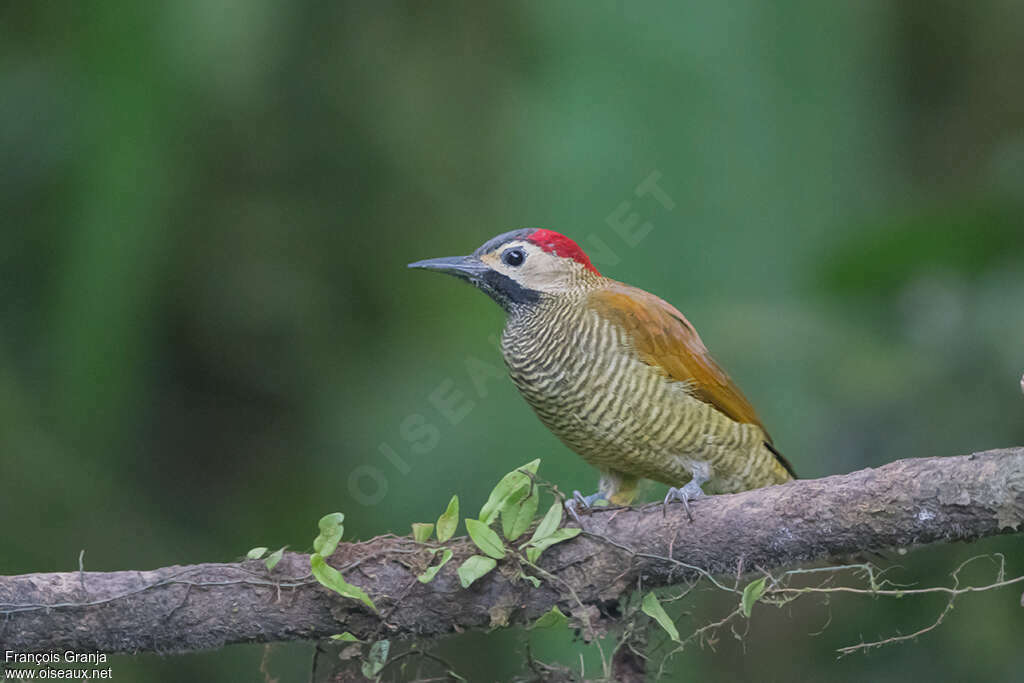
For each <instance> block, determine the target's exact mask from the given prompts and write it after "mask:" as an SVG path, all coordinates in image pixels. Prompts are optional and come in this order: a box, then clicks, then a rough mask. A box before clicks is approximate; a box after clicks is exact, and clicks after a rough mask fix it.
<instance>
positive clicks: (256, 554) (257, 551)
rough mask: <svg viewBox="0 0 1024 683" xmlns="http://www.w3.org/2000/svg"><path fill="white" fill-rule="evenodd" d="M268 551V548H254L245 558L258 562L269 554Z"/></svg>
mask: <svg viewBox="0 0 1024 683" xmlns="http://www.w3.org/2000/svg"><path fill="white" fill-rule="evenodd" d="M267 550H268V549H267V548H253V549H252V550H250V551H249V552H247V553H246V554H245V556H246V557H247V558H248V559H250V560H258V559H260V558H261V557H263V556H264V555H266V554H267Z"/></svg>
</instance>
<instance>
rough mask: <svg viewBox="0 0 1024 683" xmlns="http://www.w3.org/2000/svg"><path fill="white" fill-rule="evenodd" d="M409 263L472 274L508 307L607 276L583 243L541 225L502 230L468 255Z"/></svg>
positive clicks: (459, 274)
mask: <svg viewBox="0 0 1024 683" xmlns="http://www.w3.org/2000/svg"><path fill="white" fill-rule="evenodd" d="M409 267H410V268H424V269H427V270H436V271H439V272H442V273H448V274H449V275H454V276H456V277H459V278H462V279H463V280H467V281H468V282H470V283H471V284H473V285H474V286H476V287H479V288H480V289H482V290H483V291H485V292H487V294H488V295H490V297H491V298H492V299H494V300H495V301H497V302H498V303H499V304H500V305H501V306H502V308H504V309H505V310H507V311H514V310H517V309H521V308H524V307H529V306H531V305H533V304H536V303H537V302H538V301H540V300H541V299H542V298H543V297H545V296H560V295H566V294H571V293H573V292H577V291H580V290H582V289H585V288H588V287H591V286H593V285H595V284H598V283H600V281H601V280H602V279H603V278H602V276H601V274H600V273H599V272H597V269H596V268H594V266H593V264H591V263H590V259H589V258H587V255H586V254H585V253H583V250H582V249H580V247H579V245H577V244H576V243H575V242H573V241H572V240H571V239H569V238H568V237H566V236H565V235H562V234H560V233H557V232H555V231H553V230H544V229H542V228H524V229H522V230H513V231H512V232H506V233H503V234H501V235H498V236H497V237H494V238H492V239H490V240H488V241H487V242H485V243H484V244H483V245H482V246H480V248H479V249H477V250H476V251H474V252H473V253H472V254H470V255H469V256H450V257H445V258H434V259H427V260H426V261H417V262H416V263H410V264H409Z"/></svg>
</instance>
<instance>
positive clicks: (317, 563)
mask: <svg viewBox="0 0 1024 683" xmlns="http://www.w3.org/2000/svg"><path fill="white" fill-rule="evenodd" d="M309 567H310V569H312V570H313V576H314V577H315V578H316V580H317V581H319V582H320V583H321V584H323V585H324V586H326V587H327V588H330V589H331V590H332V591H334V592H335V593H337V594H339V595H342V596H344V597H346V598H352V599H353V600H359V601H361V602H363V603H364V604H366V605H367V606H369V607H370V609H372V610H373V611H374V612H376V611H377V606H376V605H374V604H373V600H371V599H370V596H369V595H367V594H366V592H365V591H363V589H362V588H360V587H359V586H353V585H352V584H350V583H349V582H347V581H346V580H345V577H343V576H342V575H341V572H339V571H338V570H337V569H335V568H334V567H332V566H331V565H329V564H327V560H325V559H324V558H323V555H320V554H319V553H314V554H313V555H311V556H310V558H309Z"/></svg>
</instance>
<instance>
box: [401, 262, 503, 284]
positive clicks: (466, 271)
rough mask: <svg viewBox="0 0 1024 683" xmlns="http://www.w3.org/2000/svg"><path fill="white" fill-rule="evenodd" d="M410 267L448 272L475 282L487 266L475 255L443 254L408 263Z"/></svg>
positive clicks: (485, 270)
mask: <svg viewBox="0 0 1024 683" xmlns="http://www.w3.org/2000/svg"><path fill="white" fill-rule="evenodd" d="M409 267H410V268H423V269H424V270H436V271H438V272H440V273H448V274H449V275H454V276H455V277H457V278H461V279H463V280H469V281H470V282H475V281H476V280H478V279H480V277H481V276H482V275H483V274H484V273H486V272H487V271H488V270H490V268H488V267H487V266H486V265H484V263H483V262H482V261H481V260H480V259H479V258H477V257H476V256H445V257H444V258H430V259H426V260H425V261H416V262H415V263H410V264H409Z"/></svg>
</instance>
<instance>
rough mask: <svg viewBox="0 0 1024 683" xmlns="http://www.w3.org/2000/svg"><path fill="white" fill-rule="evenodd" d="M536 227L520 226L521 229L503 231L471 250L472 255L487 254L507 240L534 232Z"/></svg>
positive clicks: (518, 238)
mask: <svg viewBox="0 0 1024 683" xmlns="http://www.w3.org/2000/svg"><path fill="white" fill-rule="evenodd" d="M536 231H537V228H522V229H521V230H512V231H510V232H504V233H502V234H500V235H498V236H497V237H492V238H491V239H489V240H487V241H486V242H484V243H483V244H482V245H480V248H479V249H477V250H476V251H474V252H473V256H483V255H484V254H489V253H491V252H492V251H494V250H495V249H497V248H498V247H500V246H501V245H503V244H506V243H507V242H514V241H516V240H525V239H526V238H528V237H529V236H530V235H532V234H533V233H535V232H536Z"/></svg>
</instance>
